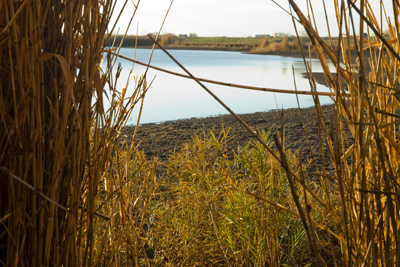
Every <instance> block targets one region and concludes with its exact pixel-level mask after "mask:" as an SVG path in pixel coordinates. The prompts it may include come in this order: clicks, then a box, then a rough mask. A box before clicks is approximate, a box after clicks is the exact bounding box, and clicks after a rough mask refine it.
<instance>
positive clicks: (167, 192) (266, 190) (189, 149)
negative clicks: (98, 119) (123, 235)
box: [122, 131, 338, 266]
mask: <svg viewBox="0 0 400 267" xmlns="http://www.w3.org/2000/svg"><path fill="white" fill-rule="evenodd" d="M260 135H261V137H262V138H263V139H264V140H265V142H267V143H268V144H270V145H272V141H271V134H270V132H268V133H265V132H261V133H260ZM229 142H230V138H229V134H228V132H225V131H222V132H221V133H220V134H219V135H217V136H216V135H214V133H213V132H210V133H208V134H203V135H201V136H194V137H192V140H191V141H188V142H187V143H186V144H185V145H183V146H182V148H181V149H180V150H179V151H178V152H175V153H172V154H171V155H170V157H169V160H168V163H167V164H166V167H167V172H166V173H165V176H164V177H163V179H157V180H154V181H150V180H146V179H143V178H139V179H133V180H130V182H129V183H130V184H131V186H132V188H143V189H142V192H145V191H147V194H144V195H143V197H142V198H140V200H141V201H143V202H144V203H146V202H147V203H146V204H147V206H146V212H145V214H146V216H145V217H142V218H141V217H140V216H139V217H138V218H140V219H139V221H140V222H141V223H142V224H143V223H144V224H145V225H146V227H145V229H146V230H147V231H146V232H145V233H143V236H146V239H147V240H148V241H147V242H148V243H147V244H148V248H149V251H151V255H152V257H151V259H150V262H151V263H152V264H154V265H156V266H160V265H182V266H194V265H195V266H207V265H212V266H240V265H246V266H265V265H266V264H267V265H268V266H280V265H281V264H287V265H288V266H291V265H296V264H298V265H303V264H304V265H305V264H306V263H308V262H310V261H312V260H313V258H314V256H313V255H312V254H310V252H309V249H308V246H307V240H306V238H305V234H304V229H303V227H302V222H301V220H300V218H299V215H298V214H297V213H296V211H295V210H296V207H295V205H294V203H293V201H292V200H291V196H290V187H289V184H288V180H287V177H286V173H285V170H284V169H283V168H282V167H281V166H280V164H279V162H278V161H277V160H276V159H274V158H273V157H272V156H271V155H269V153H268V152H267V151H266V150H265V149H264V148H263V146H262V145H260V144H259V143H257V142H255V141H252V142H249V143H248V144H246V145H245V146H243V147H238V148H237V149H236V150H235V151H234V154H233V156H231V157H228V151H227V145H228V144H229ZM287 157H288V160H289V165H290V166H291V167H292V168H294V169H296V170H297V171H298V172H301V171H302V170H303V169H304V168H306V166H303V165H302V164H303V163H301V162H300V161H299V158H298V157H297V156H296V153H292V152H288V154H287ZM126 159H129V157H126V155H125V157H124V159H123V160H122V161H123V162H124V161H125V160H126ZM131 163H132V164H130V165H129V168H130V171H129V172H131V173H133V172H134V170H135V168H136V166H137V163H136V162H131ZM147 166H148V167H150V169H151V168H153V167H152V166H151V165H147ZM150 172H151V171H150ZM143 173H146V171H144V172H143ZM134 184H136V185H134ZM310 186H313V187H314V188H317V185H316V184H313V183H311V182H310ZM295 187H296V188H298V189H299V190H300V189H301V185H300V184H299V183H298V184H296V185H295ZM144 188H145V189H144ZM124 192H129V191H124ZM137 194H138V192H137V193H136V195H137ZM139 196H140V194H139ZM254 196H263V198H268V200H269V201H271V203H272V204H271V203H264V202H263V201H262V200H261V199H260V198H257V197H254ZM140 200H139V201H140ZM136 201H137V200H135V201H134V203H135V207H134V209H136V208H138V207H140V205H137V204H136ZM142 205H143V204H142ZM309 205H310V208H311V209H312V210H313V211H314V212H313V215H312V218H313V220H314V223H317V224H318V225H321V224H326V225H329V226H330V227H333V225H332V224H330V223H329V217H326V215H328V214H322V213H320V211H323V210H322V209H321V207H320V206H318V205H315V203H310V204H309ZM280 207H285V209H287V210H286V211H282V210H281V208H280ZM318 232H321V231H318ZM319 242H320V243H319V244H320V245H321V246H322V247H325V246H329V240H328V236H327V235H324V234H323V233H322V234H321V239H320V241H319ZM336 253H338V250H337V249H336Z"/></svg>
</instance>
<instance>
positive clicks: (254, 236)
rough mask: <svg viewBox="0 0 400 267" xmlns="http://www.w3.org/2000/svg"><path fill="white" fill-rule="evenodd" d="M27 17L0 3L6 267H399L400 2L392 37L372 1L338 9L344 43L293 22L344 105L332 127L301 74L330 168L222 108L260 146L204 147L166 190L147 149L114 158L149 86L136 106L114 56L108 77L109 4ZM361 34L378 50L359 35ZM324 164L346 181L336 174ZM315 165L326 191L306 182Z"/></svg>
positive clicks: (171, 174) (306, 22)
mask: <svg viewBox="0 0 400 267" xmlns="http://www.w3.org/2000/svg"><path fill="white" fill-rule="evenodd" d="M28 2H29V1H28V0H25V1H20V2H13V1H2V2H0V14H1V16H0V62H1V68H2V69H1V72H0V92H1V95H0V114H1V124H0V129H1V130H0V135H1V136H0V140H1V143H0V145H1V147H2V155H1V157H0V170H1V172H0V173H1V174H0V179H1V184H2V186H1V188H0V199H1V202H0V264H1V265H4V266H50V265H51V266H78V265H82V266H125V265H126V266H142V265H144V266H165V265H173V266H175V265H177V266H187V265H193V266H210V265H212V266H280V265H282V266H394V265H396V266H397V265H399V264H400V249H399V248H400V237H399V229H400V228H399V227H400V225H399V224H400V221H399V210H400V209H399V207H398V202H399V201H400V198H399V196H400V190H399V163H400V161H399V158H400V157H399V156H400V155H399V151H400V150H399V144H398V139H399V129H398V126H397V124H398V123H399V119H398V117H399V115H397V113H396V110H397V109H398V107H399V101H400V98H399V94H398V84H397V83H398V68H399V60H400V55H399V53H400V51H399V45H400V43H399V39H398V35H399V33H400V24H399V21H398V15H399V12H400V7H399V6H398V5H397V4H396V3H395V2H396V1H393V5H394V6H393V12H394V14H393V17H394V20H393V21H392V20H391V19H389V17H388V15H387V13H386V10H385V7H384V6H383V4H382V3H381V10H382V12H381V13H382V14H384V17H383V18H382V22H380V21H378V20H377V18H376V16H375V15H374V13H373V10H372V9H371V7H370V5H369V2H368V1H366V0H361V1H359V3H358V4H357V6H356V5H355V4H353V3H352V2H351V1H348V2H345V1H337V0H333V3H334V4H335V15H336V18H337V23H338V25H337V26H338V29H339V31H340V34H339V38H338V39H336V40H337V43H333V41H332V40H335V39H333V38H331V36H330V38H329V41H326V39H322V38H321V37H320V36H319V34H318V31H317V30H316V25H315V21H314V20H311V19H308V18H313V17H314V15H313V14H312V9H308V10H307V13H303V12H302V11H301V10H300V9H299V8H298V7H297V5H296V3H295V1H294V0H289V4H290V7H291V10H288V13H290V12H293V15H294V18H293V22H294V23H295V24H294V25H298V24H300V25H302V26H303V27H304V29H305V31H306V33H307V35H308V38H309V40H310V42H311V44H312V49H313V50H314V52H315V54H316V56H317V57H318V59H319V61H320V62H321V65H322V67H323V69H324V74H325V77H326V79H327V82H328V84H329V86H330V88H331V89H332V93H333V94H334V95H331V98H332V99H333V101H334V103H335V116H334V117H332V118H330V120H329V123H328V121H327V120H326V119H325V118H324V117H323V115H322V108H321V105H320V104H319V95H318V92H316V86H315V80H314V79H313V77H312V73H311V70H310V69H309V67H308V63H307V61H306V60H305V65H306V70H307V74H308V78H309V82H310V87H311V89H312V92H313V93H314V96H313V99H314V102H315V108H316V111H317V113H318V118H317V120H318V124H319V126H318V131H319V133H320V147H321V149H323V147H325V148H327V149H328V151H329V155H330V159H326V158H322V167H321V166H318V164H317V162H315V161H314V159H313V157H311V160H310V161H305V160H303V157H304V155H300V154H299V153H298V152H296V151H286V150H285V138H284V137H285V134H284V132H285V131H284V119H282V121H281V129H280V132H279V135H278V134H277V133H274V132H269V133H264V132H258V133H257V132H254V131H253V130H252V129H250V128H249V127H248V126H247V124H246V123H245V122H243V121H241V120H240V118H239V117H238V116H237V115H236V114H234V113H233V112H232V111H231V110H230V109H229V108H228V107H227V106H225V107H226V108H227V110H228V111H230V112H232V114H233V115H234V116H236V118H237V119H238V120H239V121H240V122H241V123H242V124H243V125H244V126H245V127H246V128H247V129H248V130H249V131H250V133H251V134H252V135H253V136H254V137H255V138H256V139H257V142H253V143H251V144H249V145H247V146H245V147H239V148H238V149H237V150H235V151H234V153H233V156H229V153H228V151H227V149H226V147H227V143H229V141H230V139H229V135H228V133H227V132H222V133H221V134H220V135H219V136H215V135H214V134H213V133H210V134H204V135H203V136H198V137H193V140H192V141H191V142H188V143H187V144H186V145H185V146H184V147H183V148H182V149H181V150H180V151H179V152H174V153H172V154H171V156H170V158H169V162H168V163H167V164H166V166H167V169H168V171H167V172H166V173H165V174H164V175H163V176H158V174H157V165H158V164H160V163H158V162H157V158H154V159H146V157H145V156H144V154H143V152H141V151H140V146H139V145H140V144H139V143H137V142H132V144H131V145H130V146H127V145H126V144H123V145H122V146H118V137H119V135H120V134H121V131H122V129H123V127H124V125H125V123H126V121H127V119H128V117H129V114H130V112H131V111H132V109H133V107H134V106H135V105H137V104H139V105H142V104H143V101H141V100H142V99H143V97H144V95H145V93H146V91H147V90H148V85H147V82H146V78H145V77H141V78H139V77H137V78H135V79H134V82H135V88H136V90H135V92H134V93H133V95H131V96H127V95H126V89H122V90H120V91H118V90H117V88H119V87H120V86H119V84H120V83H121V81H119V75H120V72H121V68H120V67H114V64H115V59H116V55H115V54H113V53H108V54H107V57H106V58H105V60H106V61H107V67H106V68H105V69H101V68H100V67H99V66H100V65H101V61H102V59H103V53H104V40H106V43H107V44H108V46H109V47H111V48H114V46H115V43H114V44H113V42H114V40H113V39H112V38H111V36H110V35H108V34H107V32H106V31H107V27H108V21H109V18H110V16H111V14H112V13H113V3H112V1H107V2H103V1H92V2H91V3H90V4H88V3H86V2H84V1H79V0H78V1H76V2H74V3H73V4H72V3H71V2H65V1H55V2H52V5H47V6H46V5H41V3H40V2H36V1H31V2H29V3H28ZM136 8H137V5H136ZM308 12H310V13H308ZM356 19H357V20H358V21H359V24H360V27H359V29H361V30H358V31H356V29H355V27H354V26H353V25H354V22H355V20H356ZM383 21H386V24H387V26H388V28H389V34H388V35H385V36H384V32H383V30H382V28H383V27H384V25H383ZM364 25H366V26H367V29H368V30H367V32H368V38H364V35H363V34H358V33H360V32H361V33H363V30H362V29H363V26H364ZM330 26H331V27H332V25H330ZM296 27H297V26H296ZM296 30H297V29H296ZM354 36H360V37H359V39H356V40H354ZM150 39H151V37H150ZM299 39H300V38H299ZM352 42H353V43H352ZM122 43H123V42H121V44H122ZM350 44H354V46H355V50H356V51H357V53H358V59H357V60H355V59H354V58H352V54H351V53H349V49H346V47H350ZM264 45H265V46H269V44H268V42H264ZM160 47H162V45H160ZM299 48H300V50H301V51H302V52H303V54H304V58H307V52H308V51H304V48H303V47H302V46H299ZM364 53H365V54H368V55H370V56H369V57H368V58H367V61H368V62H366V57H364ZM328 60H329V61H331V62H332V63H333V64H334V66H336V72H337V75H336V77H335V79H334V78H333V75H332V73H331V72H330V70H329V68H328V65H327V61H328ZM354 62H355V64H354ZM367 64H368V67H369V69H370V71H369V73H368V75H367V73H366V69H367ZM113 67H114V73H113V72H112V70H113ZM182 68H183V67H182ZM115 70H117V71H115ZM187 73H188V76H189V77H191V78H192V79H194V80H196V82H198V83H199V84H200V85H201V86H202V87H203V88H204V89H206V90H207V91H208V92H209V93H210V94H212V92H211V91H209V90H208V89H207V88H206V87H205V86H204V85H203V84H202V83H201V81H199V79H197V78H195V77H194V76H193V75H191V74H190V73H189V72H187ZM113 75H115V76H113ZM342 80H343V81H344V83H345V84H346V87H347V88H348V92H345V90H344V88H345V84H343V82H342ZM122 83H123V85H122V87H123V88H127V82H126V81H123V82H122ZM213 96H214V95H213ZM214 97H215V98H216V100H218V101H220V100H219V99H218V98H217V97H216V96H214ZM106 98H108V100H109V101H110V103H111V108H110V109H109V110H104V105H103V103H104V101H105V99H106ZM220 103H221V104H223V102H222V101H220ZM223 105H224V104H223ZM141 107H142V106H141ZM139 117H140V116H139ZM282 118H283V117H282ZM346 127H347V128H348V129H350V132H351V134H352V137H353V139H354V140H353V141H350V140H349V139H347V136H346V133H345V128H346ZM132 139H133V140H134V139H135V134H134V136H132ZM304 139H305V142H307V136H305V138H304ZM321 152H322V151H321ZM321 154H323V153H321ZM306 156H309V155H306ZM328 160H330V161H331V162H332V164H333V165H334V167H335V170H336V171H335V174H334V175H332V174H328V173H326V171H325V168H324V165H325V164H326V163H327V162H328ZM310 164H315V165H316V169H317V171H316V173H313V174H312V175H313V176H314V177H318V179H316V180H311V179H310V177H309V175H310V174H308V173H307V166H308V165H310Z"/></svg>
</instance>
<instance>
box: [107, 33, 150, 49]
mask: <svg viewBox="0 0 400 267" xmlns="http://www.w3.org/2000/svg"><path fill="white" fill-rule="evenodd" d="M122 37H123V36H122V35H118V36H117V37H116V39H115V43H114V46H118V45H119V44H120V43H121V41H122ZM114 38H115V36H112V37H111V38H110V41H109V42H108V43H105V45H106V46H111V45H112V43H113V42H114ZM106 41H107V40H106V39H104V42H106ZM135 44H136V35H127V36H126V37H125V39H124V42H123V44H122V47H135ZM152 45H153V41H152V40H151V39H150V38H149V37H148V36H147V35H142V36H138V37H137V46H152Z"/></svg>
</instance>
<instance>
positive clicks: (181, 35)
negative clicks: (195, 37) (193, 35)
mask: <svg viewBox="0 0 400 267" xmlns="http://www.w3.org/2000/svg"><path fill="white" fill-rule="evenodd" d="M179 37H187V34H179Z"/></svg>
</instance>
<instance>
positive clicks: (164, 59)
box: [115, 48, 331, 124]
mask: <svg viewBox="0 0 400 267" xmlns="http://www.w3.org/2000/svg"><path fill="white" fill-rule="evenodd" d="M134 52H135V51H134V49H129V48H125V49H124V48H123V49H121V55H123V56H126V57H129V58H132V59H133V56H134ZM150 52H151V50H150V49H138V50H137V52H136V60H138V61H141V62H144V63H147V62H148V58H149V55H150ZM170 53H171V54H172V55H173V56H174V57H175V58H176V59H177V60H178V61H179V62H180V63H181V64H182V65H183V66H185V67H186V68H187V69H188V70H189V71H190V72H191V73H192V74H193V75H194V76H196V77H199V78H205V79H210V80H216V81H221V82H229V83H235V84H242V85H249V86H258V87H268V88H277V89H291V90H293V89H294V78H293V73H292V66H293V67H294V69H295V79H296V83H297V89H298V90H310V87H309V83H308V81H307V80H306V79H304V78H303V77H302V73H303V72H305V68H304V63H303V61H302V59H300V58H291V57H281V56H267V55H249V54H242V53H240V52H226V51H193V50H171V51H170ZM119 62H120V63H121V65H122V68H123V71H122V73H121V78H122V79H120V82H119V85H120V86H121V87H122V86H123V85H124V84H123V83H122V81H126V78H127V76H128V74H129V70H130V69H131V67H132V63H130V62H128V61H126V60H123V59H119V60H118V61H117V63H119ZM151 65H153V66H156V67H160V68H165V69H168V70H171V71H174V72H178V73H184V72H183V71H182V70H181V69H180V68H179V67H178V66H177V65H176V64H175V63H174V62H173V61H172V60H171V59H169V57H168V56H166V55H165V54H164V52H162V51H161V50H155V51H154V54H153V59H152V61H151ZM115 66H117V64H116V65H115ZM144 70H145V67H142V66H140V65H137V64H135V66H134V69H133V73H132V75H135V76H140V75H141V74H143V72H144ZM312 70H313V71H316V72H322V68H321V66H320V64H319V62H318V61H312ZM147 77H148V81H150V80H152V79H153V77H155V80H154V82H153V84H152V86H151V88H150V90H149V91H148V93H147V95H146V98H145V103H144V108H143V112H142V118H141V123H150V122H162V121H168V120H176V119H183V118H191V117H207V116H215V115H219V114H227V113H228V112H227V111H226V110H225V109H224V108H223V107H221V106H220V105H219V104H218V103H217V102H216V101H215V100H214V99H213V98H212V97H211V96H210V95H208V94H207V93H206V92H205V91H204V89H203V88H201V87H200V86H199V85H198V84H197V83H196V82H195V81H193V80H190V79H185V78H180V77H177V76H174V75H170V74H166V73H163V72H159V71H156V70H152V69H150V70H149V72H148V76H147ZM205 85H206V86H207V87H208V88H209V89H211V90H212V91H213V92H214V93H215V94H216V95H217V96H218V97H219V98H220V99H221V100H222V101H224V102H225V104H227V105H228V106H229V107H230V108H231V109H232V110H233V111H235V112H236V113H252V112H257V111H268V110H271V109H276V108H277V105H278V107H279V108H282V107H283V108H285V109H286V108H292V107H297V101H296V96H295V95H289V94H278V93H267V92H259V91H253V90H245V89H239V88H233V87H225V86H220V85H214V84H209V83H205ZM133 89H134V83H131V85H130V86H129V87H128V93H129V92H132V91H133ZM317 90H318V91H321V92H322V91H329V89H328V88H327V87H325V86H322V85H318V86H317ZM320 99H321V102H322V104H328V103H331V100H330V99H329V97H321V98H320ZM299 101H300V106H301V107H309V106H311V105H313V101H312V97H311V96H299ZM138 108H139V106H138V107H137V108H136V110H135V111H134V113H133V115H132V116H131V118H130V119H129V122H128V124H136V120H137V114H138Z"/></svg>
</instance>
